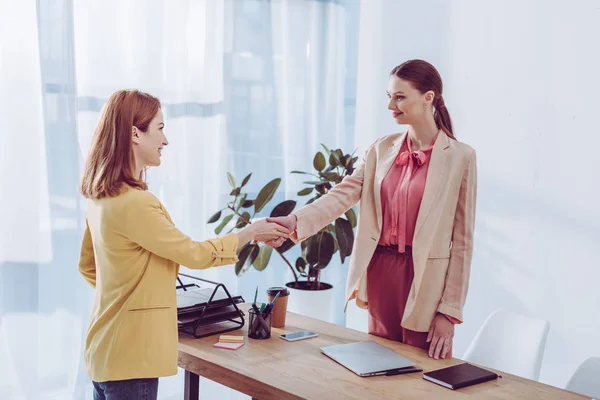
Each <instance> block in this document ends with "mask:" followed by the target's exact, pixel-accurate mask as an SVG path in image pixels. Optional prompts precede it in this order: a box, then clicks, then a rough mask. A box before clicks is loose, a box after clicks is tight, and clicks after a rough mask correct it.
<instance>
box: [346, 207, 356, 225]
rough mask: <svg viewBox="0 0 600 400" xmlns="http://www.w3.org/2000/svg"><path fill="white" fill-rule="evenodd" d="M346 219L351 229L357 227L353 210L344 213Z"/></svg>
mask: <svg viewBox="0 0 600 400" xmlns="http://www.w3.org/2000/svg"><path fill="white" fill-rule="evenodd" d="M346 219H348V222H350V225H352V227H353V228H356V225H357V220H356V213H355V212H354V210H353V209H352V208H351V209H349V210H348V211H346Z"/></svg>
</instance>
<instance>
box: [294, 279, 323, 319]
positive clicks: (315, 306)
mask: <svg viewBox="0 0 600 400" xmlns="http://www.w3.org/2000/svg"><path fill="white" fill-rule="evenodd" d="M291 286H293V285H292V284H291V282H290V284H287V285H286V287H287V288H288V289H289V290H290V297H289V299H288V311H291V312H293V313H296V314H301V315H305V316H307V317H311V318H315V319H320V320H322V321H326V322H332V321H333V318H332V312H331V311H332V310H331V305H332V300H333V286H331V285H328V286H331V287H330V288H329V289H325V290H300V289H295V288H293V287H291Z"/></svg>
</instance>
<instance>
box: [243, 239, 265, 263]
mask: <svg viewBox="0 0 600 400" xmlns="http://www.w3.org/2000/svg"><path fill="white" fill-rule="evenodd" d="M251 246H252V251H251V252H250V255H249V256H248V262H247V263H246V265H248V266H250V264H253V263H254V260H256V257H258V254H259V253H260V247H259V246H258V245H257V244H252V245H251ZM267 247H268V246H267Z"/></svg>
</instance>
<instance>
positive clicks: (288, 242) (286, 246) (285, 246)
mask: <svg viewBox="0 0 600 400" xmlns="http://www.w3.org/2000/svg"><path fill="white" fill-rule="evenodd" d="M295 245H296V243H294V241H293V240H292V239H286V240H285V242H283V244H282V245H281V246H279V247H278V248H277V251H278V252H280V253H281V254H283V253H285V252H286V251H288V250H289V249H291V248H292V247H294V246H295Z"/></svg>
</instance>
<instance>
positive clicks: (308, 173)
mask: <svg viewBox="0 0 600 400" xmlns="http://www.w3.org/2000/svg"><path fill="white" fill-rule="evenodd" d="M291 173H292V174H302V175H312V176H314V177H316V178H318V177H319V176H318V175H315V174H313V173H311V172H302V171H292V172H291Z"/></svg>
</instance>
